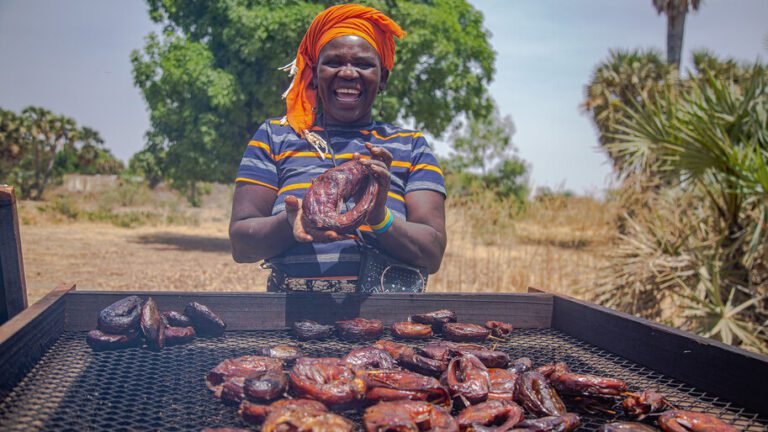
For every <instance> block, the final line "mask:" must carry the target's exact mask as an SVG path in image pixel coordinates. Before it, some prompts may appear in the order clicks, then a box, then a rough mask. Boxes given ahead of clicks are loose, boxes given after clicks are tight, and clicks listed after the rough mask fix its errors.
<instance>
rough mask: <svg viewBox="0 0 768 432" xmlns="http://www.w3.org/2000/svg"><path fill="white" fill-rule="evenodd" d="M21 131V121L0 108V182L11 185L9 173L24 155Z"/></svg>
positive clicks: (22, 127)
mask: <svg viewBox="0 0 768 432" xmlns="http://www.w3.org/2000/svg"><path fill="white" fill-rule="evenodd" d="M23 131H24V121H23V119H22V118H21V117H20V116H19V115H18V114H16V113H15V112H13V111H8V110H4V109H2V108H0V182H8V183H13V182H12V181H10V178H11V173H12V171H13V170H14V168H15V167H17V166H18V164H19V162H20V161H21V158H22V156H23V154H24V148H23V147H22V146H23V144H24V143H23V142H22V140H21V136H22V134H23V133H24V132H23Z"/></svg>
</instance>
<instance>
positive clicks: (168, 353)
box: [0, 329, 768, 431]
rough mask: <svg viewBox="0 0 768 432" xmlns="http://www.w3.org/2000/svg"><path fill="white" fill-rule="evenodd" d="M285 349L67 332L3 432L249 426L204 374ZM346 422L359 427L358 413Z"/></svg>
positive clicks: (258, 340) (660, 379) (720, 406)
mask: <svg viewBox="0 0 768 432" xmlns="http://www.w3.org/2000/svg"><path fill="white" fill-rule="evenodd" d="M286 343H288V344H297V342H296V341H295V340H294V339H293V338H292V337H291V336H290V335H289V334H288V332H285V331H249V332H246V331H241V332H227V334H226V336H225V337H221V338H215V339H197V340H195V341H194V342H193V343H191V344H188V345H181V346H176V347H169V348H166V349H164V350H162V351H160V352H152V351H148V350H145V349H138V348H134V349H128V350H122V351H108V352H93V351H91V349H90V348H89V347H88V346H87V345H86V343H85V333H64V334H63V335H62V337H61V338H60V339H59V340H58V341H57V342H56V344H55V345H54V346H53V347H52V348H51V349H50V350H49V351H48V353H46V355H45V356H44V357H43V358H42V359H41V360H40V361H39V362H38V364H37V365H36V366H35V368H34V369H33V370H32V371H31V372H30V373H29V374H28V375H27V376H26V378H24V380H23V381H22V382H21V383H19V384H18V385H17V386H16V388H15V389H14V390H13V391H12V392H11V393H10V394H8V395H7V397H5V398H4V400H2V401H0V430H3V431H30V430H50V431H71V430H76V431H91V430H110V431H153V430H163V431H187V430H189V431H199V430H200V429H202V428H203V427H216V426H240V427H247V425H246V424H245V423H243V422H242V421H241V420H240V419H239V418H238V416H237V414H236V408H235V407H231V406H226V405H224V404H222V403H221V402H220V401H219V400H218V399H215V398H214V397H213V395H212V393H211V392H210V391H209V390H208V389H207V388H206V386H205V383H204V377H205V374H206V373H207V372H208V371H209V370H210V369H212V368H213V367H215V366H216V365H217V364H218V363H219V362H221V361H222V360H224V359H226V358H231V357H239V356H243V355H247V354H252V353H253V351H254V350H255V349H257V348H262V347H268V346H273V345H277V344H286ZM300 345H301V347H302V349H303V350H304V351H305V352H306V354H307V355H308V356H314V357H326V356H328V357H334V356H342V355H344V354H345V353H346V352H348V351H349V350H350V349H352V348H354V347H357V346H363V345H364V344H361V343H348V342H344V341H340V340H338V339H333V338H332V339H329V340H326V341H312V342H303V343H300ZM489 345H490V344H489ZM496 349H499V350H502V351H506V352H507V353H508V354H509V355H510V356H511V357H512V358H518V357H523V356H526V357H530V358H531V359H532V360H533V363H534V366H538V365H542V364H545V363H550V362H553V361H565V362H567V363H568V365H569V366H570V367H571V369H572V370H573V371H575V372H580V373H592V374H597V375H603V376H608V377H615V378H621V379H624V380H626V381H627V382H628V383H629V384H630V389H631V390H632V391H637V390H641V389H653V390H657V391H660V392H661V393H663V394H665V395H667V396H668V398H669V399H670V401H671V402H672V403H673V404H674V405H676V406H677V407H679V408H681V409H687V410H693V411H703V412H708V413H710V414H714V415H716V416H718V417H720V418H721V419H723V420H725V421H728V422H730V423H731V424H733V425H735V426H737V427H738V428H740V429H743V430H747V431H763V430H766V426H768V419H766V418H764V417H760V416H759V415H757V414H756V413H752V412H748V411H746V410H744V409H742V408H739V407H737V406H734V405H733V404H731V403H729V402H728V401H724V400H721V399H719V398H717V397H716V396H715V395H711V394H707V393H705V392H702V391H699V390H697V389H695V388H693V387H690V386H688V385H686V384H685V383H683V382H680V381H677V380H675V379H672V378H669V377H666V376H663V375H661V374H659V373H657V372H654V371H652V370H650V369H647V368H645V367H642V366H639V365H637V364H635V363H632V362H630V361H628V360H626V359H623V358H621V357H618V356H615V355H613V354H611V353H609V352H606V351H604V350H602V349H600V348H597V347H595V346H593V345H589V344H586V343H584V342H582V341H579V340H577V339H575V338H572V337H570V336H567V335H565V334H563V333H561V332H558V331H556V330H552V329H536V330H515V331H514V332H513V337H512V339H511V340H510V341H509V342H499V343H498V345H497V347H496ZM4 367H5V366H4ZM755 384H756V385H761V384H758V383H755ZM762 385H764V384H762ZM343 414H344V415H345V416H347V417H349V418H351V419H352V420H354V421H356V422H357V423H358V424H360V414H359V413H355V412H347V413H343ZM580 414H581V418H582V423H583V426H582V428H581V429H580V430H595V429H597V428H598V427H599V426H600V425H601V424H604V423H607V422H609V421H611V419H613V418H614V417H613V416H611V415H606V414H601V415H590V414H583V413H580Z"/></svg>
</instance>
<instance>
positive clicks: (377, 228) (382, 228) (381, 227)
mask: <svg viewBox="0 0 768 432" xmlns="http://www.w3.org/2000/svg"><path fill="white" fill-rule="evenodd" d="M393 219H394V218H393V217H392V212H391V211H389V208H387V212H386V214H385V215H384V220H383V221H381V222H379V223H377V224H376V225H371V229H372V230H373V232H374V233H376V234H383V233H385V232H386V231H387V230H388V229H389V227H391V226H392V220H393Z"/></svg>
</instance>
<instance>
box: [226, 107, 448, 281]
mask: <svg viewBox="0 0 768 432" xmlns="http://www.w3.org/2000/svg"><path fill="white" fill-rule="evenodd" d="M313 130H314V131H315V132H316V133H318V134H319V135H320V136H322V137H323V138H324V139H326V141H327V142H328V145H329V146H330V147H331V148H332V150H333V154H334V155H335V159H336V164H337V165H340V164H342V163H344V162H347V161H349V160H351V159H352V155H354V153H355V152H359V153H360V154H361V155H366V154H368V149H366V148H365V143H366V142H369V143H371V144H373V145H375V146H380V147H384V148H386V149H387V150H389V152H390V153H392V157H393V162H392V166H391V167H390V172H391V173H392V177H391V184H390V192H389V198H388V199H387V207H389V209H390V211H391V212H392V214H393V216H394V217H396V218H402V219H405V218H406V217H407V209H406V207H405V195H407V194H408V193H410V192H414V191H418V190H431V191H435V192H438V193H441V194H443V195H445V182H444V180H443V172H442V170H441V169H440V166H439V164H438V163H437V159H436V158H435V155H434V154H433V152H432V149H431V148H430V146H429V144H428V143H427V141H426V139H424V135H422V134H421V133H419V132H415V131H410V130H405V129H402V128H399V127H396V126H394V125H391V124H388V123H380V122H373V123H371V124H370V125H369V126H367V127H364V128H360V127H356V128H350V127H342V126H329V127H328V128H327V129H322V128H319V127H314V128H313ZM332 157H333V155H331V154H330V153H329V154H326V158H325V160H322V159H321V157H320V154H319V153H318V152H317V150H315V148H314V147H312V146H311V145H310V144H309V143H307V142H306V140H304V139H301V138H299V136H298V135H297V134H296V133H295V132H294V131H293V129H291V127H290V126H288V125H285V126H283V125H281V124H280V121H279V120H278V119H272V120H269V121H267V122H265V123H264V124H262V125H261V127H259V129H258V130H257V131H256V133H255V134H254V136H253V139H252V140H251V141H250V142H249V143H248V146H247V148H246V150H245V154H244V155H243V159H242V161H241V162H240V168H239V170H238V172H237V180H236V181H237V182H247V183H253V184H257V185H261V186H264V187H267V188H270V189H274V190H275V191H276V192H277V199H276V200H275V203H274V205H273V207H272V214H273V215H274V214H278V213H280V212H283V211H285V197H286V196H288V195H294V196H296V197H298V198H303V197H304V194H305V193H306V191H307V188H309V185H310V181H311V179H313V178H315V177H317V176H318V175H320V174H322V173H323V172H325V171H326V170H328V169H330V168H333V166H334V164H333V159H332ZM352 205H353V203H352ZM350 208H351V207H350ZM361 231H362V232H363V235H364V236H365V241H366V242H367V243H369V244H372V245H374V246H375V245H376V239H375V236H374V235H373V233H372V232H371V229H370V227H368V226H365V225H363V226H362V227H361ZM267 261H268V262H270V263H272V264H275V265H277V266H278V267H280V269H281V270H282V271H283V272H285V273H286V274H287V275H289V276H292V277H300V278H319V277H324V278H325V277H328V278H334V277H354V276H357V274H358V270H359V267H360V253H359V251H358V247H357V245H356V243H355V241H354V240H344V241H338V242H332V243H297V244H295V245H294V246H292V247H291V248H289V249H288V250H286V251H285V252H283V253H282V254H280V255H278V256H276V257H273V258H271V259H269V260H267Z"/></svg>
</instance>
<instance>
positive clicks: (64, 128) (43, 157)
mask: <svg viewBox="0 0 768 432" xmlns="http://www.w3.org/2000/svg"><path fill="white" fill-rule="evenodd" d="M21 117H22V119H23V121H24V132H23V133H22V135H21V140H22V141H23V142H25V144H26V145H25V147H26V149H27V151H29V153H31V155H29V156H26V155H25V157H24V158H23V160H22V163H21V164H20V168H21V170H22V171H25V172H26V173H23V176H22V178H21V180H22V182H21V187H22V196H23V197H28V198H32V199H35V200H39V199H42V197H43V192H44V191H45V188H46V187H48V183H49V182H50V181H51V177H52V175H53V174H54V169H53V168H54V164H55V161H56V154H57V153H58V152H60V151H62V150H63V149H64V148H65V147H68V146H72V145H74V142H75V141H77V139H78V134H79V131H78V129H77V124H76V123H75V120H74V119H72V118H70V117H66V116H63V115H56V114H53V113H52V112H51V111H49V110H47V109H45V108H41V107H28V108H25V109H24V110H23V111H22V112H21ZM27 173H31V176H28V175H27ZM30 177H31V178H30Z"/></svg>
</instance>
